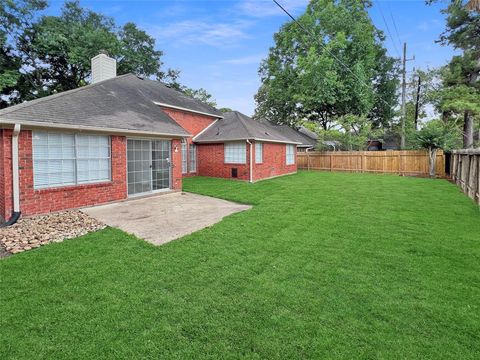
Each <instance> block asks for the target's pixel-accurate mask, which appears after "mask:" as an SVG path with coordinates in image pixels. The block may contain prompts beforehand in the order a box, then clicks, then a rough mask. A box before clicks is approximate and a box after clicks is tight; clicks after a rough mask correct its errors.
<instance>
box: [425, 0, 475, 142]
mask: <svg viewBox="0 0 480 360" xmlns="http://www.w3.org/2000/svg"><path fill="white" fill-rule="evenodd" d="M429 2H432V1H429ZM442 12H443V13H444V14H446V16H447V26H446V30H445V31H444V32H443V33H442V34H441V36H440V40H439V41H440V42H441V43H442V44H444V45H452V46H453V47H454V48H455V49H457V50H461V51H462V54H461V55H459V56H454V57H453V59H452V61H451V62H450V64H449V65H448V73H447V74H446V75H445V79H444V85H445V86H446V89H445V93H446V94H448V93H449V94H450V95H452V94H457V96H459V95H465V97H464V98H463V100H462V101H457V102H456V105H457V106H460V105H462V104H463V105H464V107H463V109H462V108H458V107H456V108H455V110H456V111H462V112H463V146H464V148H470V147H472V146H473V129H474V119H475V111H474V110H475V109H474V108H475V105H476V104H475V103H478V99H479V98H480V12H479V11H478V10H469V9H468V8H467V7H465V6H464V4H463V2H462V1H459V0H454V1H451V2H450V4H449V6H448V7H447V8H446V9H444V10H443V11H442ZM447 97H448V96H447ZM472 99H473V103H472ZM451 110H453V109H451Z"/></svg>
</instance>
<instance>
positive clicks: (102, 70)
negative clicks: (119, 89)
mask: <svg viewBox="0 0 480 360" xmlns="http://www.w3.org/2000/svg"><path fill="white" fill-rule="evenodd" d="M115 76H117V61H116V60H115V59H112V58H111V57H108V56H107V55H105V54H99V55H97V56H95V57H94V58H92V83H93V84H95V83H97V82H99V81H103V80H107V79H111V78H114V77H115Z"/></svg>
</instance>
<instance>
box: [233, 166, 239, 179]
mask: <svg viewBox="0 0 480 360" xmlns="http://www.w3.org/2000/svg"><path fill="white" fill-rule="evenodd" d="M237 177H238V169H237V168H232V178H237Z"/></svg>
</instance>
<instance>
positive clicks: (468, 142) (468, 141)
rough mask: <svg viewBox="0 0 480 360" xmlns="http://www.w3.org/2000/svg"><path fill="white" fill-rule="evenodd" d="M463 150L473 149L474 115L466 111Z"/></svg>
mask: <svg viewBox="0 0 480 360" xmlns="http://www.w3.org/2000/svg"><path fill="white" fill-rule="evenodd" d="M463 148H464V149H471V148H473V114H472V112H471V111H465V114H464V115H463Z"/></svg>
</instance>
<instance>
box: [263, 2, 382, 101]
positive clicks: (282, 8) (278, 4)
mask: <svg viewBox="0 0 480 360" xmlns="http://www.w3.org/2000/svg"><path fill="white" fill-rule="evenodd" d="M272 1H273V2H274V3H275V4H276V5H277V6H278V7H279V8H280V9H281V10H282V11H283V12H284V13H285V14H287V16H288V17H289V18H290V19H292V20H293V21H294V22H295V24H297V25H298V26H299V27H300V28H301V29H302V30H303V31H304V32H305V33H307V35H309V36H310V37H312V38H313V40H315V41H316V40H317V38H316V37H315V34H313V33H312V32H311V31H309V30H308V29H307V28H306V27H304V26H303V25H302V24H301V23H300V22H299V21H298V20H297V19H296V18H295V17H294V16H293V15H292V14H290V13H289V12H288V10H287V9H285V8H284V7H283V6H282V5H281V4H280V3H279V2H278V1H277V0H272ZM318 44H319V45H320V46H321V47H322V48H323V50H325V51H326V52H327V53H328V54H329V55H330V56H332V57H333V58H334V59H335V60H336V61H337V62H338V63H339V64H340V65H342V66H343V67H344V68H345V69H346V70H348V71H349V72H350V73H351V74H352V75H353V77H354V78H355V79H357V81H358V82H359V83H360V84H362V85H363V86H365V87H367V88H370V85H368V84H367V83H366V82H364V81H363V80H362V79H360V78H359V77H358V76H357V74H355V73H354V72H353V71H352V69H350V67H349V66H348V65H346V64H345V63H343V62H342V61H341V60H340V59H339V58H338V57H337V56H335V54H333V53H332V52H331V51H330V50H328V48H327V47H326V46H325V45H324V44H323V43H321V42H318ZM378 99H379V100H381V101H383V102H384V103H385V105H387V106H391V104H389V103H388V102H386V101H385V100H384V99H382V98H381V97H378Z"/></svg>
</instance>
